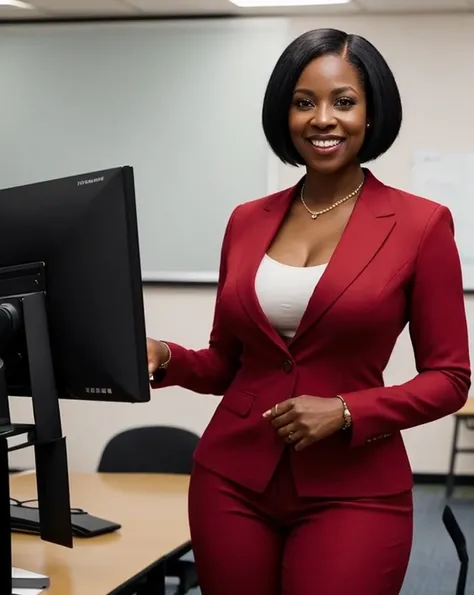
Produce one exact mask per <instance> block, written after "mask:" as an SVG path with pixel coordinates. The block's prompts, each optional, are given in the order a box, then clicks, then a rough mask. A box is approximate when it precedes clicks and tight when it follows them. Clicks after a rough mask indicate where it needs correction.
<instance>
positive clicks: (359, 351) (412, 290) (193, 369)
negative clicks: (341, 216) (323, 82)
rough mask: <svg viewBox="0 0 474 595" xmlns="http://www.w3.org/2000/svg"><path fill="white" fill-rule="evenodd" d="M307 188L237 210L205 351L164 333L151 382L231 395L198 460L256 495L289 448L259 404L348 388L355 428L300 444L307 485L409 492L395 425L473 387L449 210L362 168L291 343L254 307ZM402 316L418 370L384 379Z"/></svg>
mask: <svg viewBox="0 0 474 595" xmlns="http://www.w3.org/2000/svg"><path fill="white" fill-rule="evenodd" d="M298 188H299V185H297V186H295V187H294V188H290V189H288V190H284V191H282V192H277V193H276V194H273V195H271V196H268V197H265V198H262V199H259V200H256V201H253V202H249V203H245V204H243V205H240V206H239V207H237V208H236V210H235V211H234V212H233V214H232V216H231V218H230V220H229V224H228V226H227V230H226V233H225V237H224V241H223V247H222V256H221V266H220V277H219V284H218V289H217V301H216V308H215V316H214V324H213V328H212V332H211V337H210V342H209V347H208V348H207V349H203V350H200V351H193V350H190V349H185V348H184V347H182V346H180V345H177V344H175V343H169V345H170V347H171V350H172V359H171V361H170V364H169V366H168V370H167V371H166V373H165V375H164V377H162V378H159V377H157V378H156V379H155V381H153V382H152V386H153V388H160V387H164V386H171V385H179V386H182V387H184V388H186V389H189V390H191V391H194V392H196V393H207V394H215V395H223V399H222V400H221V402H220V404H219V405H218V407H217V409H216V412H215V414H214V416H213V417H212V420H211V421H210V423H209V425H208V427H207V429H206V431H205V432H204V434H203V436H202V438H201V441H200V443H199V446H198V448H197V450H196V453H195V459H196V461H197V462H198V463H199V464H201V465H204V466H205V467H207V468H209V469H211V470H213V471H214V472H216V473H218V474H221V475H223V476H225V477H227V478H229V479H231V480H233V481H235V482H237V483H239V484H241V485H243V486H246V487H248V488H250V489H252V490H255V491H259V492H262V491H263V490H265V487H266V486H267V484H268V482H269V481H270V478H271V476H272V473H273V471H274V470H275V467H276V465H277V464H278V461H279V459H280V456H281V455H282V452H283V450H284V449H285V448H290V447H288V446H287V445H286V444H285V443H284V442H283V440H282V439H281V438H279V437H278V436H277V435H276V433H275V431H274V430H273V428H272V427H271V426H270V424H269V423H268V421H266V420H265V419H263V418H262V414H263V412H264V411H266V410H267V409H270V408H271V407H272V406H273V405H275V404H276V403H279V402H281V401H284V400H285V399H288V398H290V397H295V396H298V395H302V394H309V395H317V396H321V397H333V396H334V395H336V394H340V395H342V396H343V397H344V398H345V400H346V402H347V404H348V406H349V408H350V410H351V413H352V418H353V427H352V430H351V432H350V434H349V435H345V434H344V433H343V432H339V433H337V434H335V435H333V436H331V437H329V438H327V439H325V440H322V441H320V442H319V443H316V444H314V445H313V446H311V447H309V448H307V449H305V450H303V451H300V452H296V451H294V450H293V449H291V455H290V456H291V463H292V467H293V473H294V479H295V483H296V487H297V490H298V492H299V494H300V495H301V496H323V497H331V496H333V497H358V496H374V495H383V494H393V493H397V492H400V491H404V490H407V489H410V488H411V487H412V473H411V469H410V465H409V461H408V458H407V454H406V451H405V447H404V444H403V440H402V437H401V434H400V431H401V430H403V429H405V428H410V427H413V426H417V425H420V424H424V423H426V422H430V421H433V420H435V419H438V418H440V417H443V416H445V415H447V414H450V413H453V412H455V411H456V410H458V409H459V408H460V407H461V406H462V405H463V404H464V402H465V400H466V398H467V394H468V390H469V387H470V362H469V348H468V337H467V328H466V327H467V325H466V317H465V310H464V296H463V287H462V279H461V270H460V262H459V256H458V252H457V249H456V245H455V242H454V237H453V222H452V217H451V214H450V212H449V210H448V209H447V208H446V207H444V206H441V205H439V204H437V203H434V202H431V201H429V200H426V199H423V198H419V197H416V196H413V195H411V194H408V193H406V192H402V191H401V190H397V189H394V188H391V187H388V186H386V185H384V184H382V183H381V182H380V181H378V180H377V179H376V178H375V177H374V176H373V175H372V174H371V173H370V172H368V171H366V183H365V185H364V188H363V190H362V193H361V195H360V197H359V199H358V201H357V203H356V205H355V208H354V211H353V213H352V215H351V218H350V220H349V222H348V224H347V227H346V229H345V231H344V234H343V236H342V238H341V240H340V242H339V244H338V246H337V248H336V251H335V252H334V255H333V256H332V258H331V260H330V262H329V264H328V266H327V268H326V270H325V273H324V275H323V276H322V278H321V280H320V282H319V283H318V285H317V286H316V288H315V291H314V293H313V295H312V297H311V299H310V302H309V304H308V307H307V310H306V312H305V314H304V316H303V319H302V321H301V324H300V326H299V328H298V330H297V332H296V335H295V337H294V339H293V340H292V341H291V343H290V344H289V345H287V344H285V342H284V341H283V340H282V339H281V338H280V336H279V335H278V334H277V332H276V331H275V330H274V329H273V327H272V326H271V325H270V323H269V321H268V320H267V318H266V316H265V314H264V313H263V311H262V309H261V307H260V305H259V302H258V298H257V295H256V292H255V275H256V272H257V269H258V267H259V265H260V261H261V260H262V257H263V256H264V254H265V252H266V250H267V248H268V247H269V245H270V242H271V241H272V239H273V237H274V236H275V233H276V232H277V230H278V228H279V226H280V224H281V223H282V220H283V218H284V216H285V213H286V212H287V210H288V208H289V206H290V204H291V202H292V200H293V199H294V198H295V196H297V192H298ZM407 324H409V328H410V335H411V339H412V343H413V347H414V352H415V358H416V366H417V371H418V374H417V375H416V376H415V377H414V378H413V379H411V380H409V381H408V382H405V383H403V384H400V385H398V386H390V387H385V386H384V380H383V371H384V369H385V367H386V365H387V362H388V360H389V358H390V356H391V354H392V350H393V348H394V345H395V342H396V340H397V338H398V336H399V335H400V333H401V332H402V330H403V329H404V327H405V326H406V325H407ZM420 447H422V445H420Z"/></svg>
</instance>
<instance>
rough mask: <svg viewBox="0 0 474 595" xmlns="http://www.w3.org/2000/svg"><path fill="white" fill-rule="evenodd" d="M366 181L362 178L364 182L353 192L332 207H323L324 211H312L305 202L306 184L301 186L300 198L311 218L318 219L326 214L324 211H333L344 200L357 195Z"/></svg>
mask: <svg viewBox="0 0 474 595" xmlns="http://www.w3.org/2000/svg"><path fill="white" fill-rule="evenodd" d="M364 181H365V180H362V182H361V183H360V184H359V186H357V188H356V189H355V190H354V191H353V192H351V193H350V194H348V195H347V196H345V197H344V198H341V199H340V200H337V201H336V202H335V203H334V204H332V205H331V206H330V207H327V208H326V209H323V210H322V211H312V210H311V209H310V208H309V207H308V205H307V204H306V203H305V201H304V188H305V185H304V184H303V185H302V186H301V192H300V200H301V202H302V203H303V206H304V208H305V209H306V210H307V211H308V213H309V214H310V215H311V219H317V218H318V217H319V216H320V215H324V213H328V212H329V211H332V210H333V209H335V208H336V207H338V206H339V205H342V203H343V202H346V201H347V200H349V199H350V198H352V197H353V196H355V195H356V194H357V193H358V192H359V190H360V189H361V188H362V186H363V185H364Z"/></svg>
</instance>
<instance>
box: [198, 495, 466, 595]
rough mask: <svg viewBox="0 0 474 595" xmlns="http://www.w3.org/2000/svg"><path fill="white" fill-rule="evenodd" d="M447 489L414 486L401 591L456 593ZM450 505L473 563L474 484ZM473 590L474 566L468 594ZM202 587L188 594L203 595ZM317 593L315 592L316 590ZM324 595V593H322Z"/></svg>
mask: <svg viewBox="0 0 474 595" xmlns="http://www.w3.org/2000/svg"><path fill="white" fill-rule="evenodd" d="M443 496H444V490H443V488H442V487H440V486H416V488H415V540H414V544H413V551H412V556H411V561H410V566H409V569H408V573H407V576H406V580H405V585H404V587H403V590H402V592H401V594H400V595H455V593H456V583H457V576H458V571H459V562H458V560H457V555H456V551H455V549H454V545H453V543H452V541H451V539H450V538H449V536H448V534H447V532H446V530H445V528H444V525H443V523H442V521H441V514H442V511H443V508H444V499H443ZM450 506H451V508H452V510H453V512H454V514H455V516H456V518H457V520H458V523H459V524H460V526H461V529H462V530H463V532H464V534H465V536H466V539H467V541H468V551H469V553H470V555H471V559H472V564H471V568H472V567H474V488H458V489H457V490H456V492H455V498H453V500H452V502H451V503H450ZM473 593H474V569H473V570H472V571H471V572H470V573H469V577H468V585H467V589H466V595H469V594H471V595H472V594H473ZM200 594H201V592H200V590H199V589H196V590H193V591H190V592H189V594H188V595H200ZM315 595H316V594H315ZM321 595H324V593H321Z"/></svg>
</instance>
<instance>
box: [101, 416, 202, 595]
mask: <svg viewBox="0 0 474 595" xmlns="http://www.w3.org/2000/svg"><path fill="white" fill-rule="evenodd" d="M198 442H199V436H197V435H196V434H193V433H192V432H189V431H187V430H183V429H181V428H174V427H168V426H147V427H140V428H133V429H130V430H126V431H124V432H122V433H120V434H117V435H116V436H114V437H113V438H112V439H111V440H110V441H109V442H108V444H107V445H106V446H105V448H104V451H103V453H102V456H101V459H100V462H99V466H98V469H97V470H98V471H99V473H178V474H183V475H189V474H190V473H191V470H192V466H193V454H194V450H195V449H196V446H197V444H198ZM166 576H167V577H170V578H175V579H178V590H177V592H176V595H184V594H185V593H187V592H188V591H189V590H190V589H192V588H195V587H197V586H198V580H197V574H196V568H195V565H194V558H193V555H192V551H191V552H188V553H187V554H185V555H184V556H182V557H181V558H179V559H178V560H175V561H171V562H169V563H167V565H166Z"/></svg>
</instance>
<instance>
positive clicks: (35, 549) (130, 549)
mask: <svg viewBox="0 0 474 595" xmlns="http://www.w3.org/2000/svg"><path fill="white" fill-rule="evenodd" d="M70 485H71V506H72V508H82V509H84V510H86V511H87V512H88V513H90V514H92V515H94V516H99V517H102V518H105V519H108V520H111V521H117V522H118V523H120V524H121V525H122V529H121V530H120V531H118V532H116V533H112V534H109V535H103V536H100V537H94V538H75V540H74V548H73V549H69V548H64V547H61V546H57V545H54V544H51V543H47V542H45V541H42V540H41V539H40V538H39V536H34V535H21V534H16V533H15V534H13V539H12V541H13V565H14V566H16V567H19V568H24V569H27V570H31V571H33V572H38V573H42V574H46V575H48V576H49V577H50V578H51V587H50V588H49V589H48V590H47V591H45V595H109V594H112V593H119V592H120V589H118V588H119V587H121V586H123V585H125V584H127V583H128V582H129V581H130V580H131V579H137V578H139V577H140V575H141V573H143V571H144V570H146V569H149V568H153V566H154V565H156V563H157V561H160V560H163V559H166V557H167V556H168V555H169V554H170V553H172V552H174V551H176V550H179V549H181V548H183V546H186V544H188V543H189V528H188V517H187V492H188V486H189V478H188V477H187V476H182V475H138V474H100V473H90V474H87V473H86V474H71V476H70ZM10 486H11V497H12V498H17V499H18V500H27V499H30V498H35V497H36V478H35V475H34V474H31V475H19V476H15V475H13V476H11V480H10Z"/></svg>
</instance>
